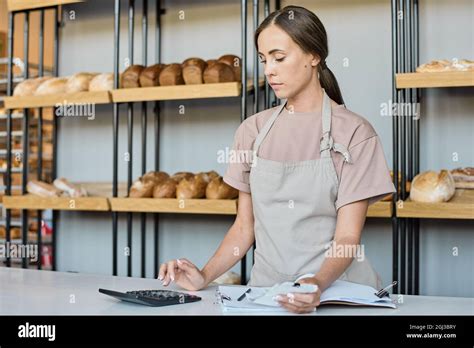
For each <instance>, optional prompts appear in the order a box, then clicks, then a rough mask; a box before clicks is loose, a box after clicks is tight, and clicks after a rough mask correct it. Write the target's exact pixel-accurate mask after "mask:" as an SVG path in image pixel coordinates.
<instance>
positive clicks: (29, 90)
mask: <svg viewBox="0 0 474 348" xmlns="http://www.w3.org/2000/svg"><path fill="white" fill-rule="evenodd" d="M51 78H52V77H51V76H43V77H37V78H35V79H28V80H25V81H23V82H20V83H19V84H18V85H16V87H15V89H14V90H13V96H15V97H28V96H32V95H34V94H35V92H36V90H37V89H38V87H39V86H40V85H41V84H42V83H43V82H45V81H47V80H49V79H51Z"/></svg>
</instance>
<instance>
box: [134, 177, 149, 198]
mask: <svg viewBox="0 0 474 348" xmlns="http://www.w3.org/2000/svg"><path fill="white" fill-rule="evenodd" d="M154 186H155V183H154V181H153V180H147V181H142V180H141V178H140V179H138V180H137V181H135V182H134V183H133V184H132V186H131V187H130V194H129V197H130V198H147V197H151V196H152V195H153V188H154Z"/></svg>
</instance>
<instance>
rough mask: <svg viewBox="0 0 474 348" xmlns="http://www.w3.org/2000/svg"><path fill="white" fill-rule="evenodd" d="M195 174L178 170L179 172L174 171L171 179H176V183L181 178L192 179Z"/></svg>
mask: <svg viewBox="0 0 474 348" xmlns="http://www.w3.org/2000/svg"><path fill="white" fill-rule="evenodd" d="M193 176H194V174H193V173H191V172H177V173H174V174H173V175H172V176H171V179H173V180H174V181H176V183H179V182H180V181H181V180H183V179H190V178H192V177H193Z"/></svg>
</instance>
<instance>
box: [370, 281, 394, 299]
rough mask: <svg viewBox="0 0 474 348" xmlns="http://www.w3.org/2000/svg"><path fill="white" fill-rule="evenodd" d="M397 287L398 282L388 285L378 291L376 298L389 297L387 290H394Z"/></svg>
mask: <svg viewBox="0 0 474 348" xmlns="http://www.w3.org/2000/svg"><path fill="white" fill-rule="evenodd" d="M395 285H397V281H394V282H393V283H392V284H390V285H387V286H386V287H385V288H383V289H380V290H379V291H377V292H376V293H375V296H377V297H380V298H382V297H384V296H386V295H388V292H387V290H388V289H390V288H392V287H394V286H395Z"/></svg>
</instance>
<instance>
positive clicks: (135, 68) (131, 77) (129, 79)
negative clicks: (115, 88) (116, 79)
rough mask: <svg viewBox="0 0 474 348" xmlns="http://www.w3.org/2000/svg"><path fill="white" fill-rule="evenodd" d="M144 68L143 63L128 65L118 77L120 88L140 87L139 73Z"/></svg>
mask: <svg viewBox="0 0 474 348" xmlns="http://www.w3.org/2000/svg"><path fill="white" fill-rule="evenodd" d="M144 69H145V67H144V66H143V65H130V66H129V67H128V68H127V69H126V70H125V71H124V72H123V74H122V76H121V77H120V87H121V88H137V87H140V74H141V73H142V71H143V70H144Z"/></svg>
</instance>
